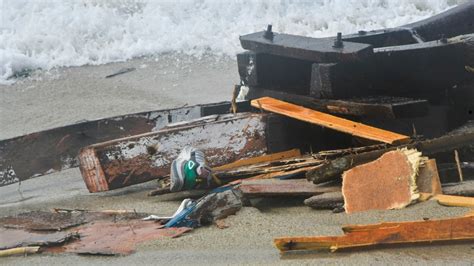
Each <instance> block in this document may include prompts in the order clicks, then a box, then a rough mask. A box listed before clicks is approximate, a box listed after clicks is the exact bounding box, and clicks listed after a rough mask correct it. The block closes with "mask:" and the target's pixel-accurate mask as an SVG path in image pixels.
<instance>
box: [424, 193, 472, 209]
mask: <svg viewBox="0 0 474 266" xmlns="http://www.w3.org/2000/svg"><path fill="white" fill-rule="evenodd" d="M423 198H425V199H431V200H436V201H438V203H439V204H440V205H444V206H449V207H470V208H473V207H474V197H463V196H453V195H443V194H437V195H432V194H427V193H424V194H423Z"/></svg>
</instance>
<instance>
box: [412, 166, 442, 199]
mask: <svg viewBox="0 0 474 266" xmlns="http://www.w3.org/2000/svg"><path fill="white" fill-rule="evenodd" d="M416 187H417V189H418V191H419V192H423V193H432V194H443V191H442V189H441V181H440V179H439V174H438V167H437V166H436V160H435V159H430V160H426V161H424V162H423V164H422V165H420V168H419V169H418V175H417V177H416Z"/></svg>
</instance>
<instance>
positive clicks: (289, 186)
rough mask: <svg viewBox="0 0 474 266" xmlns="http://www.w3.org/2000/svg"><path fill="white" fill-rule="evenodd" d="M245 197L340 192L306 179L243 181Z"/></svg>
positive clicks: (312, 194) (240, 187) (242, 188)
mask: <svg viewBox="0 0 474 266" xmlns="http://www.w3.org/2000/svg"><path fill="white" fill-rule="evenodd" d="M239 190H240V191H242V193H243V195H244V196H251V197H269V196H290V197H295V196H314V195H319V194H321V193H325V192H334V191H340V187H338V186H316V185H314V184H312V183H310V182H308V181H307V180H305V179H289V180H278V179H261V180H243V181H242V183H241V184H240V186H239Z"/></svg>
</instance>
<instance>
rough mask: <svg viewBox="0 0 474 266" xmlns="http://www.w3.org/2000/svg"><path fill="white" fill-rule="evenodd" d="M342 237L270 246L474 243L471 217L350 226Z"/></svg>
mask: <svg viewBox="0 0 474 266" xmlns="http://www.w3.org/2000/svg"><path fill="white" fill-rule="evenodd" d="M342 229H343V231H344V235H342V236H317V237H280V238H275V239H274V243H275V245H276V247H277V248H278V249H279V250H280V251H281V252H285V251H292V250H322V251H333V252H334V251H337V250H340V249H348V248H361V247H371V246H374V247H377V246H380V245H388V244H417V243H425V244H431V243H436V242H444V241H449V242H454V241H465V240H474V217H473V216H468V217H457V218H450V219H440V220H423V221H410V222H391V223H380V224H369V225H350V226H345V227H343V228H342Z"/></svg>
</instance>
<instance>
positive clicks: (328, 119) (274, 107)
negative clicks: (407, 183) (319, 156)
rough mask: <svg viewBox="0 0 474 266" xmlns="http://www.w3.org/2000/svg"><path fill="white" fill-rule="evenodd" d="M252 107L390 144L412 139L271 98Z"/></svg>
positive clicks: (255, 103) (257, 100)
mask: <svg viewBox="0 0 474 266" xmlns="http://www.w3.org/2000/svg"><path fill="white" fill-rule="evenodd" d="M251 105H252V106H253V107H256V108H259V107H260V106H261V108H263V109H264V110H267V111H270V112H274V113H277V114H281V115H285V116H288V117H291V118H295V119H298V120H301V121H305V122H308V123H312V124H316V125H320V126H323V127H327V128H331V129H334V130H337V131H341V132H345V133H348V134H351V135H354V136H357V137H362V138H366V139H370V140H375V141H380V142H384V143H388V144H399V143H406V142H408V141H409V140H410V137H408V136H405V135H401V134H397V133H394V132H390V131H386V130H383V129H379V128H375V127H371V126H367V125H364V124H361V123H357V122H353V121H350V120H347V119H344V118H340V117H337V116H333V115H329V114H325V113H322V112H318V111H314V110H311V109H308V108H305V107H301V106H298V105H295V104H291V103H287V102H284V101H280V100H277V99H273V98H270V97H263V98H259V99H255V100H252V101H251Z"/></svg>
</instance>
